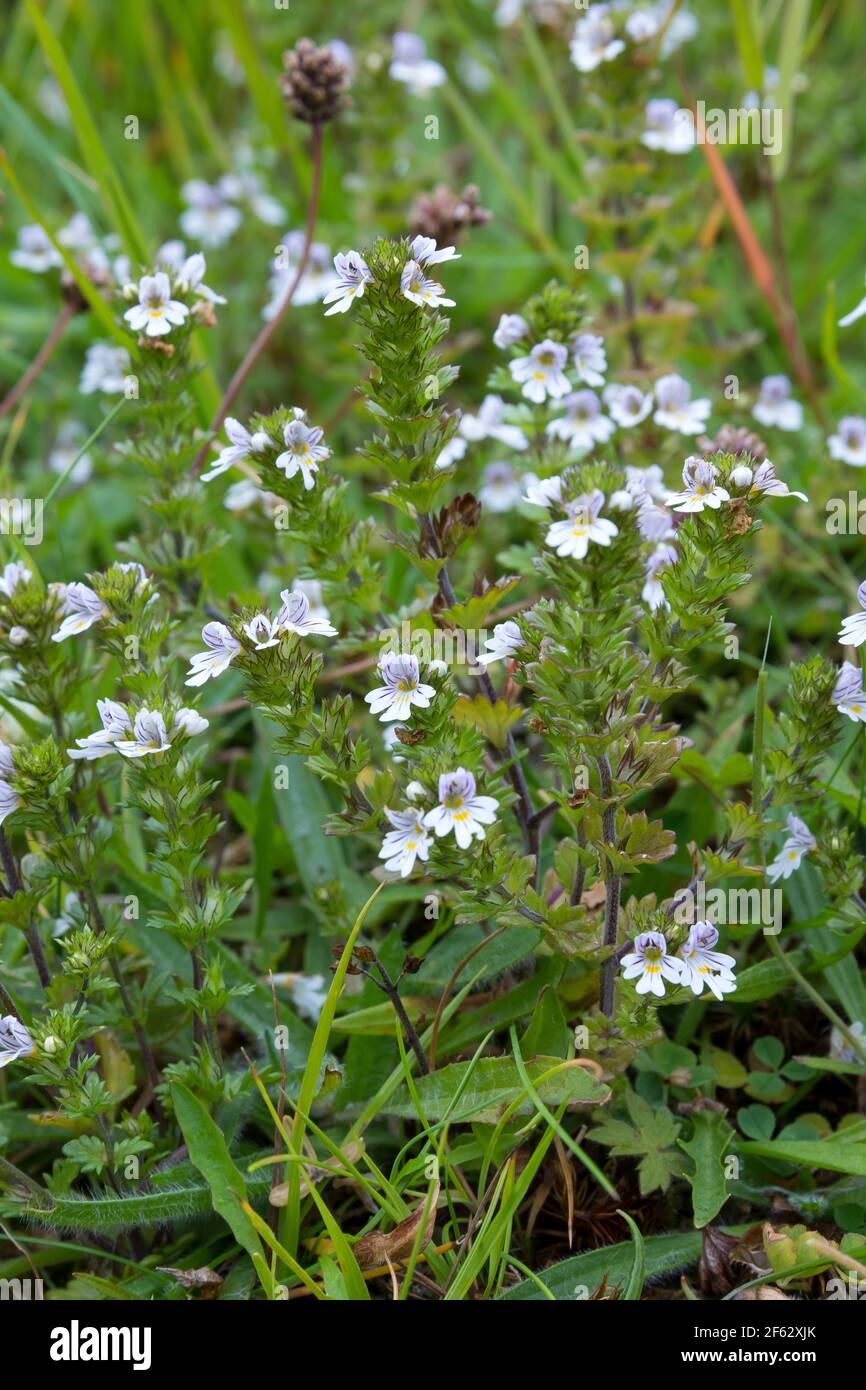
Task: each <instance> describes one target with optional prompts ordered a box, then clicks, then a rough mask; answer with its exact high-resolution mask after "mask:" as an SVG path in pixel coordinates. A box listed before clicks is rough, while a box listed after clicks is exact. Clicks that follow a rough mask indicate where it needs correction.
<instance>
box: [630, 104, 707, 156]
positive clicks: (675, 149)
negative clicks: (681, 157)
mask: <svg viewBox="0 0 866 1390" xmlns="http://www.w3.org/2000/svg"><path fill="white" fill-rule="evenodd" d="M644 115H645V117H646V127H647V128H646V130H645V131H644V133H643V135H642V136H641V137H640V138H641V144H643V145H646V147H647V149H649V150H664V152H665V154H688V152H689V150H690V149H692V148H693V147H694V144H695V118H694V115H693V114H692V112H691V111H689V109H688V107H685V106H677V104H676V102H675V101H674V100H673V98H672V97H653V99H652V100H651V101H648V102H647V104H646V107H645V108H644Z"/></svg>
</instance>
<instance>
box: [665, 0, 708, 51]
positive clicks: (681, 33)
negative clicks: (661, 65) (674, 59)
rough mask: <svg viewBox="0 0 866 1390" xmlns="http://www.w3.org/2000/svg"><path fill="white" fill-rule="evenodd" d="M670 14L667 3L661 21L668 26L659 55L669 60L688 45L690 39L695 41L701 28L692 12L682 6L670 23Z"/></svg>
mask: <svg viewBox="0 0 866 1390" xmlns="http://www.w3.org/2000/svg"><path fill="white" fill-rule="evenodd" d="M670 12H671V7H670V5H669V4H667V3H665V4H664V7H663V9H662V10H661V12H660V19H661V21H662V22H664V23H665V24H667V28H666V30H665V34H664V38H663V39H662V43H661V48H660V50H659V55H660V57H662V58H669V57H670V56H671V54H672V53H675V52H676V50H677V49H678V48H680V47H681V46H682V45H683V44H684V43H688V41H689V39H693V38H694V37H695V34H697V32H698V30H699V28H700V26H699V24H698V21H697V20H696V19H695V16H694V15H693V14H692V12H691V10H687V9H685V8H684V7H683V6H682V5H680V6H679V8H678V9H677V10H676V12H675V14H674V16H673V19H671V20H670V22H669V23H668V18H669V15H670Z"/></svg>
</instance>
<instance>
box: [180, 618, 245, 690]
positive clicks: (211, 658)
mask: <svg viewBox="0 0 866 1390" xmlns="http://www.w3.org/2000/svg"><path fill="white" fill-rule="evenodd" d="M201 635H202V641H203V642H204V644H205V646H206V647H208V648H209V650H208V651H206V652H197V653H196V654H195V656H193V657H191V658H190V663H189V671H188V672H187V678H186V680H185V681H184V685H204V683H205V681H208V680H211V679H212V678H213V677H214V676H221V675H222V673H223V671H225V670H226V668H227V667H228V666H229V665H230V664H231V662H232V661H234V659H235V657H236V656H237V655H238V653H239V652H240V650H241V644H240V642H239V641H238V640H237V638H236V637H233V636H232V634H231V633H230V632H229V630H228V628H227V627H226V625H225V623H205V625H204V627H203V628H202V630H201Z"/></svg>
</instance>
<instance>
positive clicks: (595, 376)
mask: <svg viewBox="0 0 866 1390" xmlns="http://www.w3.org/2000/svg"><path fill="white" fill-rule="evenodd" d="M571 360H572V362H573V363H574V365H575V369H576V371H577V375H578V379H579V380H580V381H585V382H586V384H587V386H603V385H604V374H605V372H606V371H607V353H606V352H605V349H604V338H598V337H596V335H595V334H594V333H578V335H577V337H576V338H575V340H574V342H573V343H572V345H571Z"/></svg>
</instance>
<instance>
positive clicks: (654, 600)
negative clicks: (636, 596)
mask: <svg viewBox="0 0 866 1390" xmlns="http://www.w3.org/2000/svg"><path fill="white" fill-rule="evenodd" d="M676 558H677V552H676V547H675V546H673V545H670V544H669V543H668V542H667V541H662V542H661V544H660V545H657V546H656V548H655V550H654V551H653V552H652V554H651V555H650V556H649V557H648V559H647V562H646V582H645V583H644V586H643V589H642V590H641V598H642V599H643V601H644V603H645V604H646V606H647V608H648V609H649V610H650V612H651V613H655V612H656V610H657V609H659V608H669V607H670V604H669V603H668V601H667V599H666V598H665V591H664V588H663V587H662V582H661V579H660V578H659V576H660V575H661V573H662V571H663V570H665V569H667V567H668V565H672V564H674V562H675V561H676Z"/></svg>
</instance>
